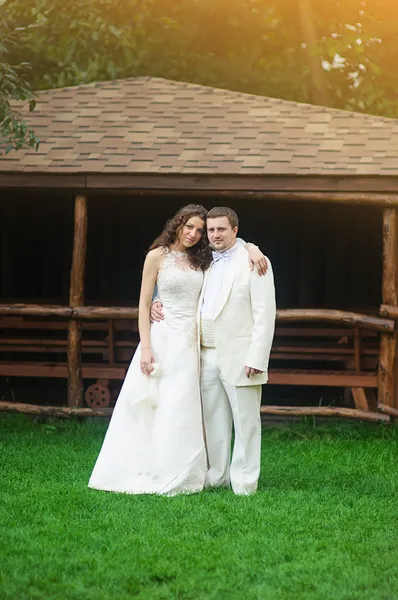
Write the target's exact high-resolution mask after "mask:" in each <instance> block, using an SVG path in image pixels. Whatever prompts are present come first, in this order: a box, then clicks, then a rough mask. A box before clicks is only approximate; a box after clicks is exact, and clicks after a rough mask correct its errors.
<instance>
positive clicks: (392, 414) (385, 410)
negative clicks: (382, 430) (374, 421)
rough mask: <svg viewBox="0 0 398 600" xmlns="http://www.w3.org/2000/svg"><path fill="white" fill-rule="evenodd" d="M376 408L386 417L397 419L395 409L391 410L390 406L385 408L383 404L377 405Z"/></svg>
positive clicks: (397, 411)
mask: <svg viewBox="0 0 398 600" xmlns="http://www.w3.org/2000/svg"><path fill="white" fill-rule="evenodd" d="M377 408H378V410H379V411H380V412H382V413H385V414H386V415H390V417H394V418H395V419H398V409H397V408H393V407H392V406H386V405H385V404H379V405H378V407H377Z"/></svg>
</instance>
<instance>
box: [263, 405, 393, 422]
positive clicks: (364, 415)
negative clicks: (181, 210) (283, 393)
mask: <svg viewBox="0 0 398 600" xmlns="http://www.w3.org/2000/svg"><path fill="white" fill-rule="evenodd" d="M260 413H261V414H263V415H282V416H287V415H289V416H291V415H292V416H296V417H305V416H313V417H347V418H349V419H362V420H365V421H376V422H380V421H383V422H385V423H389V422H390V418H389V416H388V415H384V414H383V415H382V414H380V413H374V412H370V411H366V410H356V409H355V408H343V407H339V406H305V407H297V406H261V407H260ZM380 417H383V418H382V419H380ZM385 417H387V418H385Z"/></svg>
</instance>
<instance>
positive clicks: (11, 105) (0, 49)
mask: <svg viewBox="0 0 398 600" xmlns="http://www.w3.org/2000/svg"><path fill="white" fill-rule="evenodd" d="M15 33H16V32H15V31H13V32H12V31H11V32H10V31H9V30H7V25H6V23H5V21H4V20H1V21H0V147H4V146H5V152H6V154H7V153H8V152H10V150H12V149H13V148H14V149H16V150H18V149H19V148H22V146H24V145H29V146H31V147H36V148H37V146H38V143H39V141H38V139H37V138H36V136H35V134H34V132H33V130H32V129H30V128H29V127H28V126H27V125H26V123H25V122H24V120H23V118H22V116H21V114H20V112H19V111H18V110H17V109H16V108H15V102H17V101H19V102H20V103H21V104H23V103H24V102H27V103H28V106H29V110H31V111H32V110H33V109H34V107H35V99H34V96H33V93H32V90H31V88H30V85H29V83H28V80H27V72H28V69H29V65H28V64H27V63H20V64H18V65H12V64H10V63H9V62H8V48H9V47H12V45H13V44H14V43H15Z"/></svg>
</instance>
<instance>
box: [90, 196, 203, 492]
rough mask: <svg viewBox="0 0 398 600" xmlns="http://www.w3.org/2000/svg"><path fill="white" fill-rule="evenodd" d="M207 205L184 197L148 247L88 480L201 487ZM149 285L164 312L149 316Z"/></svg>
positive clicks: (150, 488)
mask: <svg viewBox="0 0 398 600" xmlns="http://www.w3.org/2000/svg"><path fill="white" fill-rule="evenodd" d="M206 214H207V211H206V209H205V208H204V207H203V206H198V205H193V204H190V205H188V206H185V207H183V208H182V209H180V210H179V211H178V212H177V214H176V215H175V216H174V217H173V218H172V219H171V220H170V221H168V222H167V223H166V226H165V228H164V230H163V232H162V233H161V235H160V236H159V237H158V238H157V239H156V240H155V241H154V242H153V244H152V246H151V247H150V249H149V252H148V254H147V257H146V260H145V263H144V269H143V275H142V284H141V293H140V302H139V317H138V329H139V333H140V339H141V343H140V345H139V346H138V348H137V351H136V353H135V355H134V357H133V360H132V362H131V365H130V367H129V369H128V371H127V374H126V378H125V380H124V383H123V386H122V389H121V391H120V394H119V397H118V400H117V403H116V406H115V409H114V411H113V415H112V419H111V422H110V424H109V428H108V431H107V433H106V436H105V440H104V442H103V445H102V448H101V452H100V454H99V456H98V459H97V462H96V464H95V467H94V470H93V473H92V475H91V478H90V481H89V487H91V488H95V489H98V490H107V491H113V492H124V493H128V494H166V495H176V494H179V493H193V492H199V491H201V490H202V489H203V488H204V483H205V475H206V470H207V459H206V449H205V443H204V438H203V426H202V412H201V401H200V388H199V356H198V352H199V348H198V342H197V325H196V313H197V307H198V300H199V295H200V291H201V288H202V284H203V274H204V271H205V270H206V269H207V268H208V267H209V266H210V263H211V260H212V258H211V250H210V248H209V245H208V241H207V237H206V235H205V224H206ZM155 285H156V286H157V291H158V296H159V300H160V301H161V302H162V304H163V307H164V315H165V316H164V319H163V320H162V321H160V322H154V323H153V324H152V325H151V324H150V316H149V312H150V306H151V303H152V297H153V292H154V288H155Z"/></svg>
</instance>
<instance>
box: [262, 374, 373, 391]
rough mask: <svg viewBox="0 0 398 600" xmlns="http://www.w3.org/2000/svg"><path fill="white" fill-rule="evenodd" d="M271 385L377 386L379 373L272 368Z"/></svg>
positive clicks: (269, 381) (269, 377) (269, 379)
mask: <svg viewBox="0 0 398 600" xmlns="http://www.w3.org/2000/svg"><path fill="white" fill-rule="evenodd" d="M268 383H269V384H270V385H309V386H314V385H318V386H325V387H350V388H352V387H363V388H368V387H370V388H372V387H373V388H375V387H377V375H376V374H375V373H371V372H369V373H368V372H363V373H350V372H349V371H329V372H328V371H319V370H317V369H305V370H304V369H295V370H293V369H271V370H270V372H269V376H268Z"/></svg>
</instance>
